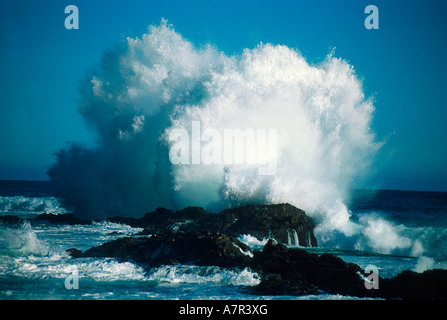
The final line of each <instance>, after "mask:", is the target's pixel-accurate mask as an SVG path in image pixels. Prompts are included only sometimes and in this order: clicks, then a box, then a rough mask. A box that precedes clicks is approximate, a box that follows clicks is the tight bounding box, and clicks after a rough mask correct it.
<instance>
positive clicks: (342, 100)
mask: <svg viewBox="0 0 447 320" xmlns="http://www.w3.org/2000/svg"><path fill="white" fill-rule="evenodd" d="M79 112H80V114H81V115H82V117H83V118H84V120H85V121H86V123H87V124H88V125H89V127H90V128H91V129H92V130H93V132H94V133H95V134H96V138H97V139H96V142H97V143H96V146H95V147H94V148H86V147H83V146H81V145H79V144H76V143H73V144H71V145H70V147H68V148H67V149H63V150H60V151H59V152H58V153H57V159H56V162H55V163H54V165H53V166H52V167H51V168H50V170H49V176H50V177H51V181H52V183H53V185H55V186H56V190H57V192H58V196H60V197H61V198H62V199H63V200H64V204H65V205H68V206H73V207H75V208H76V214H77V215H79V216H83V217H88V218H105V217H107V216H114V215H120V216H141V215H143V214H144V213H145V212H150V211H152V210H154V209H156V208H157V207H160V206H161V207H166V208H170V209H181V208H184V207H186V206H202V207H204V208H206V209H207V210H209V211H219V210H221V209H223V208H228V207H232V206H236V205H242V204H245V203H282V202H288V203H291V204H293V205H295V206H297V207H299V208H302V209H304V210H305V211H306V213H307V214H308V215H310V216H311V217H312V218H313V219H314V221H316V222H317V224H319V225H320V229H319V230H320V231H321V232H320V235H321V238H322V239H323V238H324V236H326V235H328V234H330V233H331V232H334V231H337V232H341V233H342V234H344V235H346V236H350V235H352V234H358V233H359V230H358V226H357V225H355V224H352V223H351V222H350V219H349V218H350V213H349V211H348V209H347V208H346V206H345V205H344V203H345V200H346V199H347V198H348V196H349V189H350V188H351V187H352V186H353V185H355V184H356V182H358V181H361V179H365V178H366V177H367V176H368V174H369V168H370V165H371V160H372V159H373V157H374V155H375V154H376V152H377V150H378V149H379V148H380V145H381V143H380V142H377V141H376V138H375V135H374V133H373V132H372V130H371V129H370V126H371V121H372V116H373V112H374V106H373V102H372V99H371V98H368V97H365V95H364V93H363V88H362V82H361V81H360V80H359V77H358V76H357V75H356V72H355V70H354V68H353V66H351V65H350V64H349V63H347V62H346V61H345V60H343V59H340V58H337V57H335V56H334V54H333V52H331V53H330V54H329V55H328V56H327V57H326V59H324V61H321V62H320V63H318V64H310V63H308V62H307V61H306V59H305V58H304V57H303V56H302V55H301V54H300V52H299V51H298V50H296V49H291V48H289V47H287V46H284V45H274V44H262V43H261V44H259V45H258V46H257V47H255V48H252V49H245V50H243V52H242V53H241V54H237V55H232V56H229V55H227V54H225V53H223V52H220V51H218V49H216V48H215V47H213V46H212V45H206V46H203V47H200V48H197V47H195V46H194V45H193V44H192V43H191V42H189V41H187V40H185V39H184V38H183V37H182V36H181V35H180V34H179V33H177V32H176V31H175V30H174V29H173V27H172V26H171V25H169V24H168V23H167V22H166V21H164V20H163V21H162V22H161V24H160V25H159V26H151V27H150V28H149V31H148V33H146V34H144V35H143V36H142V37H141V38H128V39H127V40H126V41H125V42H124V43H122V44H120V45H119V46H117V47H115V48H114V49H113V50H109V51H108V52H106V53H105V54H104V56H103V59H102V60H101V64H100V65H99V66H98V67H97V68H96V70H95V71H94V72H93V73H91V74H89V75H88V76H87V77H86V79H85V80H84V81H82V83H81V86H80V98H79ZM194 121H198V122H200V125H201V128H203V129H204V130H206V129H212V130H217V131H218V132H220V133H222V132H224V130H226V129H241V130H245V129H252V130H268V129H274V130H276V132H277V145H276V149H275V152H276V153H275V156H276V159H277V170H276V171H275V173H274V174H272V175H259V174H258V169H259V165H256V164H244V163H242V164H235V163H230V164H191V165H174V164H173V163H171V162H170V160H169V150H170V147H172V144H173V142H172V141H169V133H170V132H172V131H173V130H179V129H182V130H185V131H186V132H188V133H190V132H191V124H192V123H193V122H194ZM204 144H206V141H205V142H204ZM191 151H194V150H193V149H191ZM223 151H225V150H223ZM244 152H246V150H244ZM224 156H225V155H224Z"/></svg>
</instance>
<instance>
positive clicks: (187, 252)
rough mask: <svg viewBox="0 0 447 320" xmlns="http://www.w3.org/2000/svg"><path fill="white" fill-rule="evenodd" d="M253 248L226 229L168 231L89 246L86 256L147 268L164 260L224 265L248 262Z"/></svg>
mask: <svg viewBox="0 0 447 320" xmlns="http://www.w3.org/2000/svg"><path fill="white" fill-rule="evenodd" d="M250 254H251V250H250V248H249V247H248V246H246V245H245V244H243V243H242V242H240V241H239V240H237V239H236V238H233V237H230V236H227V235H225V234H222V233H210V232H192V233H183V232H166V233H162V234H157V235H154V236H152V237H138V238H132V237H126V238H119V239H117V240H114V241H109V242H106V243H104V244H102V245H100V246H98V247H93V248H90V249H88V250H87V251H86V252H85V253H84V254H83V256H84V257H113V258H117V259H118V260H121V261H128V260H130V261H133V262H135V263H138V264H140V265H142V266H144V267H146V268H151V267H157V266H160V265H164V264H194V265H209V266H220V267H239V266H246V265H248V263H249V261H250Z"/></svg>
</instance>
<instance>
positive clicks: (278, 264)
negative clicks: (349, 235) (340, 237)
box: [252, 240, 371, 297]
mask: <svg viewBox="0 0 447 320" xmlns="http://www.w3.org/2000/svg"><path fill="white" fill-rule="evenodd" d="M252 268H253V269H254V270H256V271H258V272H260V273H261V274H262V275H263V277H262V281H261V283H260V285H259V286H258V287H257V288H255V291H257V290H260V292H261V293H263V294H265V288H266V287H271V286H272V284H271V282H272V280H273V281H274V283H278V282H279V283H281V284H282V287H281V288H280V290H283V291H285V292H294V291H295V292H296V294H298V295H299V294H316V293H319V292H320V291H319V290H321V291H324V292H327V293H334V294H336V293H339V294H343V295H355V296H362V297H364V296H371V292H370V291H369V290H366V288H365V286H364V280H362V279H361V277H360V276H359V273H361V272H362V270H361V268H360V267H359V266H357V265H355V264H353V263H346V262H344V261H343V260H342V259H341V258H339V257H336V256H333V255H331V254H323V255H321V256H318V255H317V254H313V253H309V252H307V251H305V250H302V249H295V248H287V247H286V246H284V245H282V244H277V243H276V242H275V241H273V240H270V241H269V242H268V243H267V244H266V245H265V246H264V249H263V250H262V251H258V250H255V251H254V257H253V261H252ZM271 274H274V275H276V277H273V278H272V277H271V276H270V275H271ZM273 286H274V287H275V284H273ZM273 292H274V294H280V291H279V292H278V291H276V290H274V291H273ZM286 294H290V293H286Z"/></svg>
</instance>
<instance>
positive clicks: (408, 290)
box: [376, 269, 447, 300]
mask: <svg viewBox="0 0 447 320" xmlns="http://www.w3.org/2000/svg"><path fill="white" fill-rule="evenodd" d="M376 291H377V294H378V295H379V296H381V297H383V298H388V299H389V298H402V299H405V300H447V270H440V269H434V270H426V271H424V272H423V273H417V272H414V271H410V270H405V271H403V272H402V273H400V274H398V275H397V276H396V277H394V278H391V279H382V280H381V282H380V283H379V289H378V290H376Z"/></svg>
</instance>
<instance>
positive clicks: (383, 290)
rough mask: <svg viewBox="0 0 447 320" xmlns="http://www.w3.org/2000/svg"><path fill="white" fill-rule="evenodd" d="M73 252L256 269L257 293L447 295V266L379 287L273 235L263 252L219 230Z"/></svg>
mask: <svg viewBox="0 0 447 320" xmlns="http://www.w3.org/2000/svg"><path fill="white" fill-rule="evenodd" d="M68 251H69V253H70V255H71V256H72V257H74V258H75V257H114V258H116V259H118V260H120V261H133V262H135V263H137V264H139V265H141V266H143V267H145V268H146V269H150V268H152V267H158V266H161V265H166V264H193V265H209V266H220V267H224V268H237V269H242V268H247V267H248V268H250V269H252V270H253V271H255V272H257V273H258V274H259V275H260V277H261V282H260V284H259V285H257V286H255V287H251V288H247V290H248V291H249V292H250V293H252V294H257V295H308V294H320V293H322V292H324V293H330V294H342V295H348V296H357V297H371V298H376V297H380V298H386V299H444V300H445V299H447V270H429V271H425V272H424V273H416V272H412V271H404V272H402V273H401V274H399V275H398V276H396V277H394V278H391V279H383V278H379V289H377V290H376V289H370V290H368V289H367V288H366V287H365V280H364V278H365V276H367V275H365V274H364V273H363V270H362V269H361V268H360V267H359V266H358V265H356V264H353V263H347V262H345V261H343V260H342V259H341V258H339V257H336V256H334V255H331V254H327V253H325V254H322V255H317V254H314V253H309V252H307V251H305V250H303V249H298V248H287V247H286V246H284V245H283V244H278V243H276V242H275V241H274V240H269V242H267V244H266V245H265V246H264V248H263V250H262V251H259V250H254V251H253V252H252V251H251V249H250V248H249V247H248V246H246V245H244V244H243V243H241V242H240V241H238V240H237V239H236V238H234V237H231V236H228V235H225V234H223V233H218V232H217V233H214V232H189V233H184V232H173V231H170V232H166V233H162V234H157V235H154V236H152V237H126V238H119V239H116V240H113V241H109V242H106V243H104V244H102V245H100V246H98V247H93V248H90V249H88V250H87V251H86V252H85V253H83V254H82V253H80V251H79V250H77V249H69V250H68Z"/></svg>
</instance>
